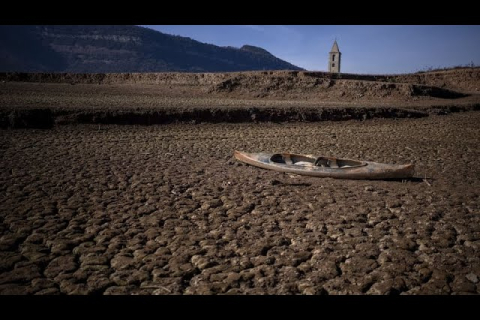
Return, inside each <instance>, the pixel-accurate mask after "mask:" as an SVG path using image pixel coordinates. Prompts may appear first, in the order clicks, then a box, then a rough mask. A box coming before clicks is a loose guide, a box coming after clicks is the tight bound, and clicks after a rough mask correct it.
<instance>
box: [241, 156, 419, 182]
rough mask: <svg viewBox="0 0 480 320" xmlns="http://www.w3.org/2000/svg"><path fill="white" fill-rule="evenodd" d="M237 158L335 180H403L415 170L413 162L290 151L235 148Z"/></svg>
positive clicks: (264, 165) (281, 170)
mask: <svg viewBox="0 0 480 320" xmlns="http://www.w3.org/2000/svg"><path fill="white" fill-rule="evenodd" d="M234 156H235V158H236V159H237V160H239V161H242V162H245V163H248V164H250V165H253V166H257V167H260V168H264V169H270V170H275V171H280V172H289V173H295V174H301V175H306V176H314V177H325V178H335V179H366V180H373V179H402V178H410V177H412V176H413V173H414V164H404V165H396V164H386V163H378V162H372V161H358V160H350V159H340V158H333V157H322V156H314V155H309V154H306V155H302V154H293V153H263V152H262V153H246V152H241V151H235V153H234Z"/></svg>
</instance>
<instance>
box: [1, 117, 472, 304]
mask: <svg viewBox="0 0 480 320" xmlns="http://www.w3.org/2000/svg"><path fill="white" fill-rule="evenodd" d="M479 123H480V113H479V112H468V113H462V114H453V115H450V116H430V117H428V118H423V119H416V120H369V121H364V122H357V121H347V122H317V123H283V124H268V123H267V124H227V123H223V124H199V125H187V124H182V125H160V126H143V127H139V126H119V125H109V126H101V127H99V126H97V125H67V126H58V127H55V128H54V129H51V130H33V129H26V130H3V131H1V134H0V153H1V157H0V164H1V173H0V219H1V220H0V228H1V238H0V293H2V294H161V295H168V294H478V293H480V283H479V279H480V253H479V250H480V201H479V195H480V191H479V190H480V183H479V174H480V171H479V170H480V169H479V167H478V159H479V156H480V151H479V150H480V145H479V139H478V137H479V136H480V132H479V131H480V130H479ZM235 149H237V150H243V151H250V152H255V151H272V152H273V151H291V152H299V153H313V154H318V155H327V156H339V157H346V158H354V159H365V160H372V161H378V162H389V163H406V162H409V161H413V162H414V163H415V164H416V170H417V177H419V178H418V179H413V180H411V181H351V180H334V179H322V178H314V177H302V176H293V175H289V174H284V173H277V172H273V171H268V170H263V169H260V168H255V167H252V166H248V165H244V164H241V163H239V162H237V161H236V160H235V159H234V158H233V157H232V154H233V151H234V150H235ZM425 175H426V176H427V178H428V180H427V182H428V183H427V182H425V181H423V178H424V177H425Z"/></svg>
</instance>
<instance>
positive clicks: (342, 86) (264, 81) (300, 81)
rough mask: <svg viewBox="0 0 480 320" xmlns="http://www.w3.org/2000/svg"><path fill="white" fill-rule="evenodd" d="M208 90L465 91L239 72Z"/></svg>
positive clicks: (358, 94) (450, 94)
mask: <svg viewBox="0 0 480 320" xmlns="http://www.w3.org/2000/svg"><path fill="white" fill-rule="evenodd" d="M210 92H216V93H233V94H235V95H241V96H253V97H259V98H263V97H268V96H271V97H278V96H280V97H285V96H291V95H295V94H297V95H308V96H311V97H315V98H331V97H337V98H342V99H345V98H346V99H355V98H362V97H372V98H378V97H381V98H384V97H391V98H402V97H407V98H410V97H434V98H444V99H455V98H461V97H465V96H466V94H463V93H460V92H455V91H452V90H448V89H444V88H438V87H433V86H427V85H417V84H409V83H391V82H380V81H365V80H349V79H329V78H319V77H311V76H306V75H305V74H301V75H298V74H291V75H288V76H278V75H270V76H266V75H245V74H238V75H236V76H234V77H232V78H228V79H226V80H223V81H221V82H220V83H218V84H215V85H213V86H212V87H211V88H210Z"/></svg>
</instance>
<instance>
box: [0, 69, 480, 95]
mask: <svg viewBox="0 0 480 320" xmlns="http://www.w3.org/2000/svg"><path fill="white" fill-rule="evenodd" d="M239 79H240V80H241V81H240V83H241V84H252V85H253V84H255V85H257V86H260V87H259V88H258V90H263V89H264V90H268V88H272V86H273V88H275V87H276V86H277V84H276V83H283V84H279V85H278V86H282V88H283V89H288V88H289V87H292V86H293V87H294V88H296V89H303V90H307V91H308V90H309V89H311V88H312V87H316V86H319V85H320V87H322V86H326V87H327V88H328V87H330V86H331V85H330V83H331V81H333V80H356V81H367V82H379V83H382V84H380V88H381V87H382V85H387V86H388V84H392V83H395V84H397V85H398V84H401V83H405V84H415V85H421V86H427V87H440V88H442V89H449V90H453V91H459V92H462V93H471V92H480V68H465V69H452V70H446V71H437V72H425V73H414V74H401V75H361V74H348V73H341V74H332V73H328V72H311V71H252V72H225V73H176V72H164V73H20V72H10V73H0V81H22V82H43V83H72V84H80V83H82V84H119V83H121V84H132V83H135V84H164V85H180V86H205V87H206V88H207V90H212V89H213V90H215V88H216V87H217V86H222V85H223V86H227V87H228V86H229V84H228V81H230V82H231V83H232V84H236V83H237V82H238V81H239ZM384 82H385V84H383V83H384ZM222 83H224V84H222ZM334 83H338V84H342V83H343V81H339V82H334ZM210 86H213V88H211V87H210ZM352 86H355V85H352ZM358 86H360V85H358ZM365 86H369V85H368V84H365ZM263 87H264V88H263ZM400 87H402V86H400ZM347 88H348V86H347ZM377 88H378V87H373V88H372V89H377ZM406 88H407V89H406V90H407V91H409V89H408V88H409V87H408V86H407V87H406Z"/></svg>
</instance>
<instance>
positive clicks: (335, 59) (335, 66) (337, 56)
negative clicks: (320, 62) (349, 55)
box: [328, 40, 342, 73]
mask: <svg viewBox="0 0 480 320" xmlns="http://www.w3.org/2000/svg"><path fill="white" fill-rule="evenodd" d="M341 56H342V53H341V52H340V50H339V49H338V44H337V40H335V42H334V43H333V47H332V50H330V57H329V59H328V72H332V73H340V61H341Z"/></svg>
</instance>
